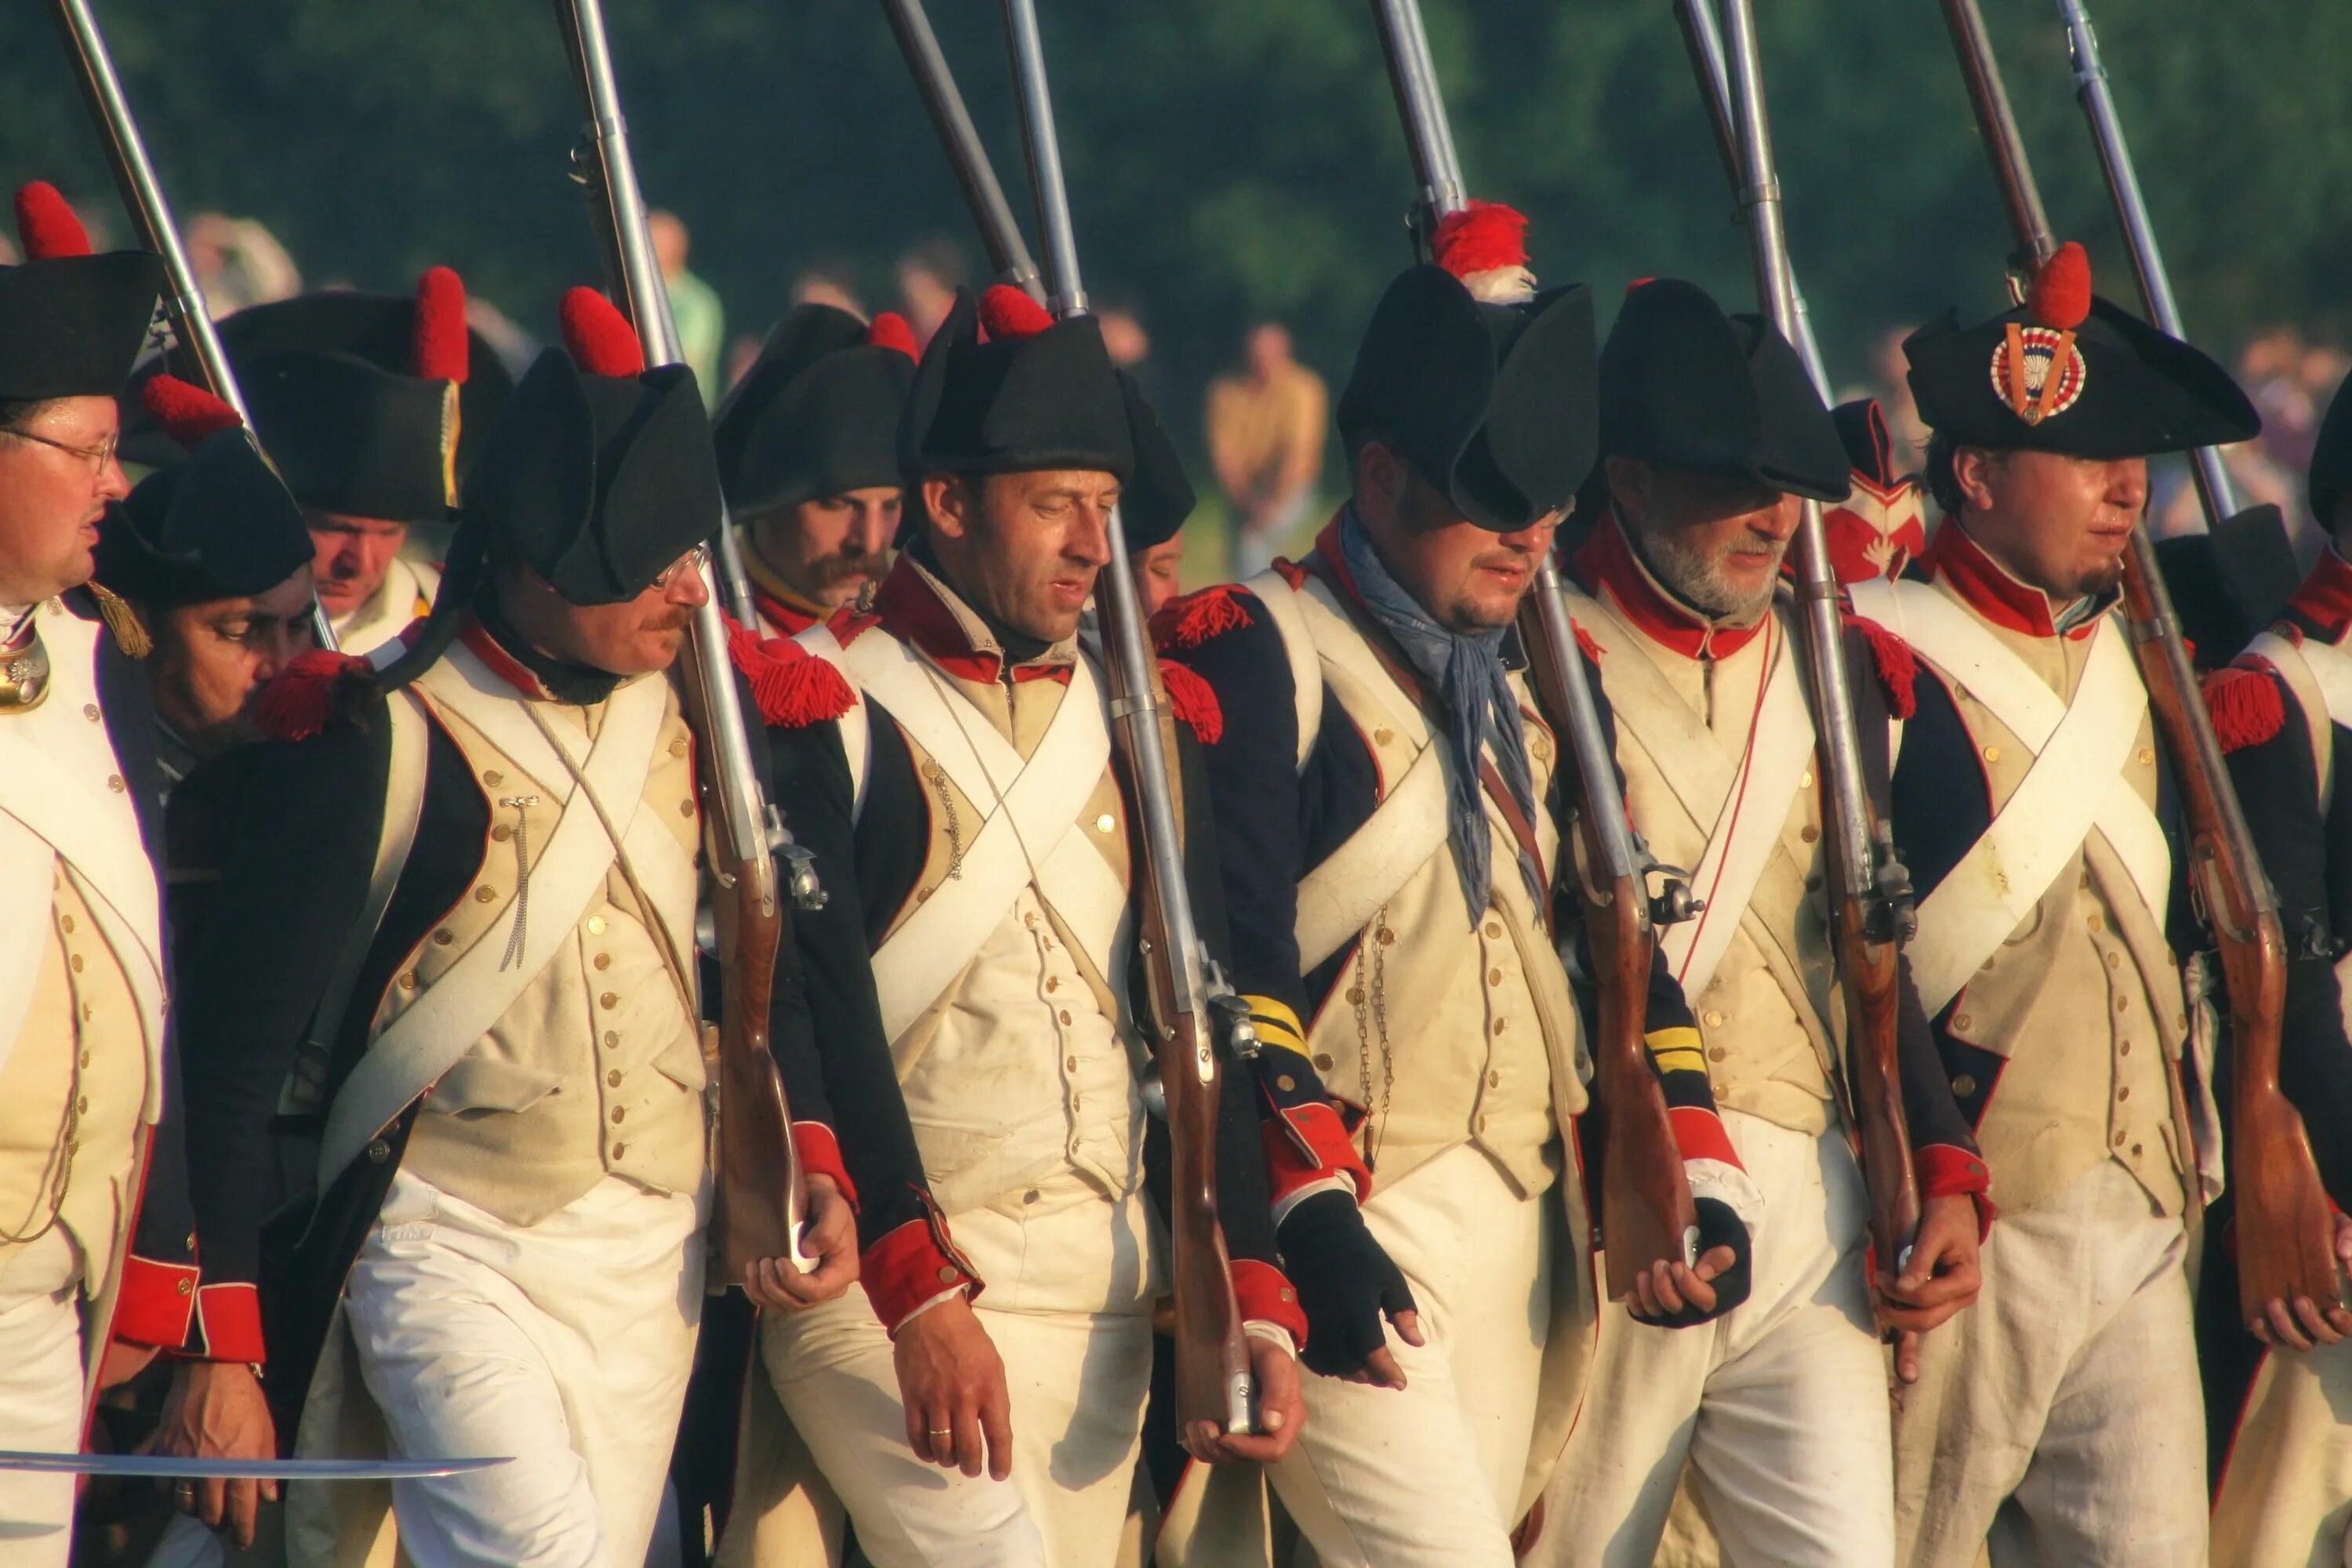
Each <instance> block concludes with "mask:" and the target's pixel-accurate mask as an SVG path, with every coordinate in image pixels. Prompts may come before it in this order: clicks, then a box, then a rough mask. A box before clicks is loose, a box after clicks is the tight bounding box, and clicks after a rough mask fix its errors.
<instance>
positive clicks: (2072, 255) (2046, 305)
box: [2025, 239, 2091, 332]
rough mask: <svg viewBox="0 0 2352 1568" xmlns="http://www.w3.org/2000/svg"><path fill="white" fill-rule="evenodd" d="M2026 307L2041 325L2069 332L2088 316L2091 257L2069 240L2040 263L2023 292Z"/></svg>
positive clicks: (2089, 308) (2089, 307)
mask: <svg viewBox="0 0 2352 1568" xmlns="http://www.w3.org/2000/svg"><path fill="white" fill-rule="evenodd" d="M2025 308H2026V309H2027V310H2031V311H2032V312H2033V319H2034V320H2035V321H2040V322H2041V323H2042V325H2043V326H2045V327H2050V328H2053V329H2054V330H2055V331H2062V332H2071V331H2074V329H2075V328H2076V327H2079V326H2081V325H2082V324H2083V320H2084V317H2086V316H2088V315H2089V314H2090V313H2091V258H2090V255H2089V253H2088V252H2086V251H2085V250H2084V248H2083V247H2081V246H2080V245H2078V244H2077V243H2075V242H2074V240H2071V239H2070V240H2068V241H2067V242H2066V243H2065V244H2063V245H2062V246H2060V247H2058V251H2057V254H2056V255H2054V256H2053V257H2051V258H2050V259H2049V260H2047V261H2045V262H2043V263H2042V269H2041V270H2040V271H2039V272H2036V273H2035V274H2034V275H2033V281H2032V284H2031V285H2029V286H2028V287H2027V289H2026V290H2025Z"/></svg>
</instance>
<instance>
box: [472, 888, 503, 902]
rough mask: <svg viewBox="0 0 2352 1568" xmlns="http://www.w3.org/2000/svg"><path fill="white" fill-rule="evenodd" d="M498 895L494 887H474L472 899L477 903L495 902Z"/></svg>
mask: <svg viewBox="0 0 2352 1568" xmlns="http://www.w3.org/2000/svg"><path fill="white" fill-rule="evenodd" d="M498 896H499V890H498V889H496V888H488V887H483V888H476V889H474V901H475V902H476V903H478V904H488V903H493V902H496V901H497V900H498Z"/></svg>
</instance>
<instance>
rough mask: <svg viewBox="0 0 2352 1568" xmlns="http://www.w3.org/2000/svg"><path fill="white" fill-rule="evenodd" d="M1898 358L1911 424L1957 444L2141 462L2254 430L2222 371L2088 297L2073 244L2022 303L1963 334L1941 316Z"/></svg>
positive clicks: (2253, 417)
mask: <svg viewBox="0 0 2352 1568" xmlns="http://www.w3.org/2000/svg"><path fill="white" fill-rule="evenodd" d="M1903 353H1904V355H1905V357H1906V358H1907V359H1908V360H1909V361H1910V362H1911V373H1910V382H1911V394H1912V395H1913V396H1914V397H1915V398H1916V399H1917V400H1918V404H1919V416H1920V417H1921V418H1923V419H1925V420H1926V421H1927V423H1928V424H1929V425H1930V426H1933V427H1934V428H1935V429H1936V431H1937V434H1939V435H1941V436H1943V437H1945V438H1946V439H1947V440H1949V441H1951V442H1952V443H1953V444H1954V445H1956V446H1962V447H1988V448H1990V449H1992V450H1995V451H2036V452H2056V453H2061V454H2063V455H2065V456H2067V457H2074V458H2143V457H2151V456H2154V455H2155V454H2157V453H2159V452H2183V451H2187V450H2189V448H2191V447H2212V446H2220V445H2223V444H2226V443H2228V442H2232V441H2243V440H2246V439H2248V438H2249V437H2252V436H2254V435H2256V434H2258V433H2259V432H2260V431H2261V429H2262V416H2260V415H2258V414H2256V413H2255V412H2254V405H2252V403H2251V402H2249V401H2248V400H2247V397H2246V395H2245V394H2244V393H2243V392H2242V391H2240V390H2239V388H2238V384H2237V383H2236V382H2234V381H2232V380H2231V379H2230V374H2229V372H2227V371H2225V370H2223V369H2222V368H2221V366H2220V365H2219V364H2217V363H2214V362H2213V361H2212V360H2211V359H2210V358H2209V357H2207V356H2206V355H2205V354H2203V353H2200V352H2199V351H2198V350H2196V349H2194V348H2192V347H2190V346H2189V344H2187V343H2184V342H2181V341H2180V340H2179V339H2178V338H2175V337H2171V336H2168V334H2166V333H2164V332H2161V331H2158V330H2157V329H2156V328H2154V327H2152V326H2150V325H2148V324H2147V322H2146V321H2141V320H2140V319H2139V318H2138V317H2137V316H2134V315H2132V314H2131V313H2130V312H2129V311H2127V310H2123V309H2122V308H2121V307H2119V306H2117V305H2115V304H2113V303H2112V302H2110V301H2108V300H2103V299H2100V298H2098V297H2096V296H2095V295H2094V294H2093V293H2092V292H2091V268H2090V262H2089V260H2088V259H2087V258H2085V257H2084V252H2083V247H2081V246H2079V245H2075V244H2073V243H2071V242H2070V243H2069V244H2067V245H2065V246H2063V247H2060V248H2059V251H2058V253H2057V254H2056V255H2055V256H2053V258H2051V259H2050V261H2049V262H2047V263H2046V264H2045V265H2044V266H2043V267H2042V271H2041V272H2040V273H2039V274H2037V275H2036V276H2035V278H2034V280H2033V284H2032V288H2031V289H2028V290H2027V295H2026V302H2025V303H2024V304H2022V305H2020V306H2018V307H2016V308H2015V309H2014V310H2004V311H2002V312H2001V313H2000V315H1998V316H1995V317H1993V318H1992V319H1991V320H1990V321H1980V322H1979V323H1977V324H1976V325H1975V326H1972V327H1964V326H1962V325H1961V324H1960V321H1959V315H1958V312H1957V311H1947V312H1946V313H1945V315H1944V318H1943V320H1941V321H1934V322H1930V323H1929V324H1928V325H1927V326H1924V327H1922V328H1920V329H1919V330H1918V331H1916V332H1914V333H1912V334H1911V335H1910V336H1909V337H1908V338H1906V339H1905V340H1904V343H1903Z"/></svg>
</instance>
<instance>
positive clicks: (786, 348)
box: [710, 304, 915, 516]
mask: <svg viewBox="0 0 2352 1568" xmlns="http://www.w3.org/2000/svg"><path fill="white" fill-rule="evenodd" d="M914 379H915V335H914V332H913V331H912V330H911V329H910V328H908V325H907V322H906V319H905V318H904V317H902V316H899V315H898V314H896V313H895V312H892V311H887V310H886V311H884V312H883V313H882V314H881V315H879V316H877V317H876V318H875V319H874V321H873V323H872V324H871V325H870V326H869V325H868V324H867V323H866V322H864V321H859V320H858V319H857V318H856V317H855V316H853V315H851V314H850V313H849V312H848V311H846V310H835V308H834V307H833V306H831V305H814V304H809V305H795V306H793V309H792V310H790V311H789V312H788V313H787V314H786V315H785V317H784V319H783V320H782V321H779V322H777V323H776V327H775V330H774V331H771V332H770V333H769V334H768V341H767V342H765V343H764V344H762V345H761V349H760V357H759V359H758V360H757V361H756V362H754V363H753V364H752V366H751V369H750V370H749V371H747V372H745V373H744V375H743V378H742V379H741V380H740V381H739V382H737V383H736V384H735V385H734V387H733V388H732V389H731V390H730V392H729V393H728V394H727V396H726V397H725V398H724V399H723V400H722V401H721V402H720V403H719V412H718V414H717V415H716V416H714V417H713V419H712V421H711V429H710V435H711V439H712V441H713V442H714V443H716V445H717V447H718V450H719V483H720V484H721V485H722V486H723V487H724V488H725V489H726V491H727V504H728V505H729V506H730V507H731V508H732V509H733V510H735V512H736V513H737V515H738V516H748V515H751V514H753V513H757V512H763V511H769V510H774V509H775V508H778V507H784V506H793V505H796V504H798V503H799V502H802V501H806V500H817V499H819V498H821V497H824V496H837V495H843V494H846V493H847V492H848V491H850V490H856V489H867V488H869V487H877V486H886V485H887V486H897V485H898V484H899V483H901V482H902V481H901V478H900V475H899V471H898V416H899V414H900V413H901V412H902V411H903V410H904V409H905V407H906V403H907V389H908V386H910V385H912V384H913V383H914Z"/></svg>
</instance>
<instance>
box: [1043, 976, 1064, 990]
mask: <svg viewBox="0 0 2352 1568" xmlns="http://www.w3.org/2000/svg"><path fill="white" fill-rule="evenodd" d="M1061 988H1062V977H1061V976H1060V975H1058V974H1048V975H1047V976H1045V989H1046V990H1048V991H1059V990H1060V989H1061Z"/></svg>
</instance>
